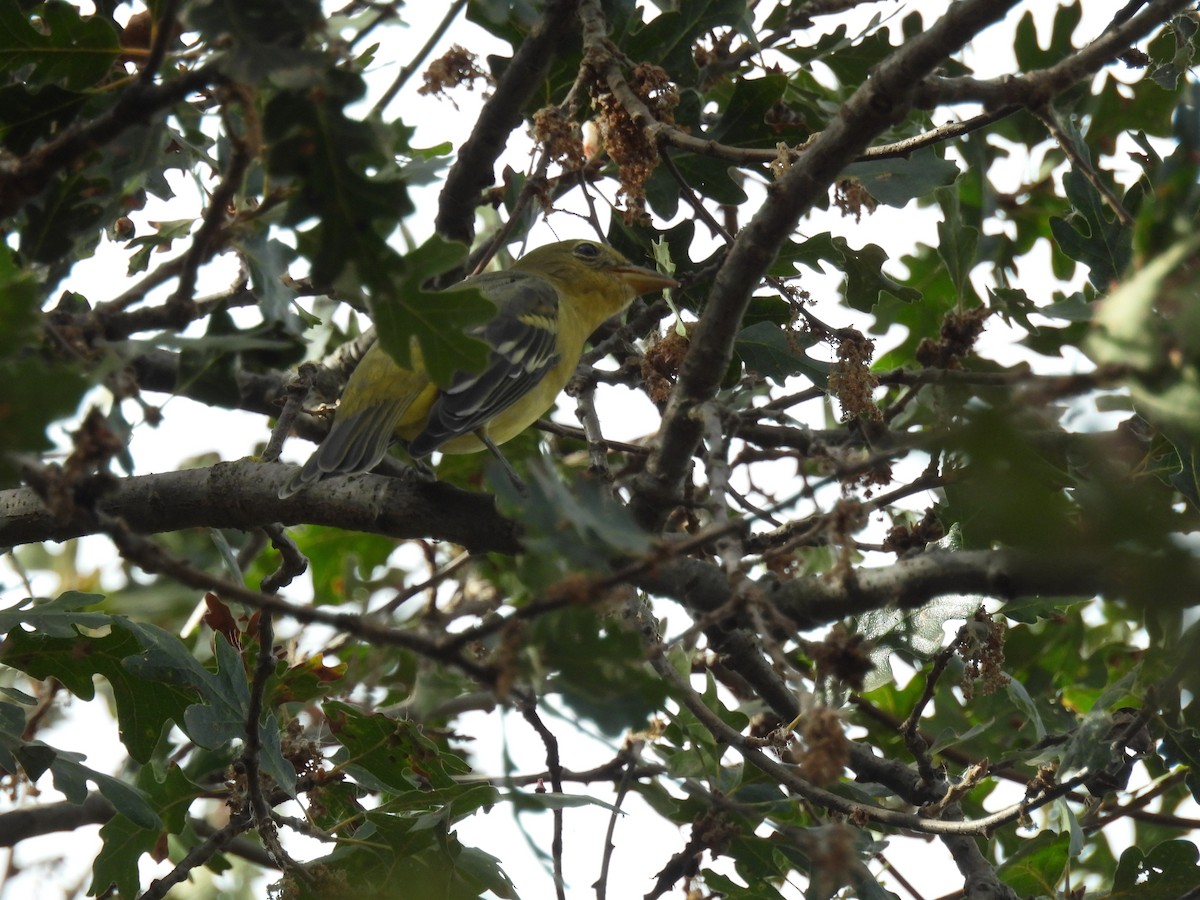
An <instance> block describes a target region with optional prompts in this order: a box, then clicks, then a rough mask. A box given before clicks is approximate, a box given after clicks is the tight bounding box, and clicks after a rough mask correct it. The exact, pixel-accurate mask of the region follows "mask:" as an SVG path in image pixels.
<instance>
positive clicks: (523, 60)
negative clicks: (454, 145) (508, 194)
mask: <svg viewBox="0 0 1200 900" xmlns="http://www.w3.org/2000/svg"><path fill="white" fill-rule="evenodd" d="M578 5H579V0H551V2H550V3H548V4H546V11H545V14H544V15H543V17H542V18H541V20H540V21H539V22H538V23H537V25H535V26H534V28H533V30H532V31H530V33H529V34H528V35H526V37H525V39H524V40H523V41H521V45H520V47H518V48H517V52H516V53H514V54H513V57H512V59H511V60H509V63H508V67H507V68H506V69H505V70H504V74H503V75H502V76H501V77H500V81H499V83H498V84H497V85H496V89H495V91H493V92H492V97H491V99H490V100H488V102H487V104H486V105H485V106H484V107H483V111H482V112H481V113H480V114H479V118H478V120H477V121H476V123H475V128H474V130H473V131H472V132H471V136H470V137H469V138H467V142H466V143H465V144H463V145H462V148H461V149H460V150H459V151H458V158H457V159H456V160H455V161H454V165H453V166H451V168H450V172H449V174H448V175H447V176H446V185H445V187H443V188H442V193H441V195H440V196H439V198H438V214H437V219H436V220H435V226H436V228H437V232H438V234H440V235H442V237H445V238H448V239H450V240H454V241H461V242H462V243H464V244H467V245H468V246H469V245H470V244H471V242H472V240H473V239H474V237H475V208H476V206H477V205H478V203H479V196H480V194H481V193H482V192H483V190H484V188H487V187H490V186H491V184H492V181H493V180H494V177H495V173H494V168H495V163H496V160H497V159H498V158H499V156H500V154H501V153H503V152H504V148H505V147H506V146H507V145H508V136H509V134H510V133H512V130H513V129H514V128H516V127H517V126H518V125H520V123H521V110H522V109H523V108H524V107H525V105H526V104H527V103H529V101H530V100H531V99H532V98H533V96H534V95H535V94H536V93H537V91H538V90H540V89H541V86H542V82H543V81H544V80H545V74H546V71H547V70H548V69H549V68H550V64H551V63H552V62H553V61H554V59H555V57H556V56H557V55H558V54H559V53H560V52H561V51H562V50H563V49H564V48H565V47H566V46H568V45H569V44H571V43H573V42H574V41H575V40H576V29H575V27H574V22H575V15H576V8H577V7H578Z"/></svg>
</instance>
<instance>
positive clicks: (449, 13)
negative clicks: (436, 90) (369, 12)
mask: <svg viewBox="0 0 1200 900" xmlns="http://www.w3.org/2000/svg"><path fill="white" fill-rule="evenodd" d="M466 5H467V0H454V2H453V3H451V4H450V8H449V9H447V10H446V14H445V15H444V16H442V20H441V21H440V22H438V25H437V28H435V29H434V30H433V34H431V35H429V40H427V41H426V42H425V45H424V46H423V47H421V49H420V50H418V51H417V55H416V56H414V57H413V58H412V59H411V60H410V61H409V62H408V63H407V64H406V65H405V66H404V68H402V69H401V70H400V74H399V75H397V76H396V80H395V81H393V82H392V83H391V84H390V85H388V89H387V90H386V91H384V92H383V96H382V97H380V98H379V99H378V100H377V101H376V102H375V105H374V106H372V107H371V113H370V115H371V116H377V115H382V114H383V111H384V110H385V109H387V107H388V104H389V103H391V102H392V100H394V99H395V98H396V95H397V94H398V93H400V91H401V89H402V88H403V87H404V85H406V84H407V83H408V79H410V78H412V76H413V74H414V73H415V72H416V71H417V70H418V69H420V68H421V65H422V63H424V62H425V59H426V58H427V57H428V56H429V54H430V53H432V52H433V48H434V47H435V46H437V42H438V41H440V40H441V39H442V37H443V36H444V35H445V34H446V32H447V31H449V30H450V26H451V25H453V24H454V20H455V19H457V18H458V14H459V13H461V12H462V11H463V8H464V7H465V6H466ZM358 37H361V35H357V36H356V39H357V38H358Z"/></svg>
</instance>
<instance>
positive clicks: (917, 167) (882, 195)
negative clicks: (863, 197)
mask: <svg viewBox="0 0 1200 900" xmlns="http://www.w3.org/2000/svg"><path fill="white" fill-rule="evenodd" d="M958 171H959V170H958V166H957V165H956V164H955V163H953V162H951V161H950V160H948V159H943V158H942V157H940V156H938V155H937V153H935V152H934V150H933V148H932V147H924V148H922V149H920V150H917V151H916V152H915V153H912V154H910V155H909V156H902V157H898V158H896V159H879V160H866V161H864V162H856V163H851V164H850V165H848V166H846V168H845V169H843V170H842V175H843V176H845V177H847V178H853V179H855V180H856V181H858V182H860V183H861V184H862V185H863V187H865V188H866V189H867V190H868V191H870V193H871V196H872V197H874V198H875V199H876V200H878V201H879V202H880V203H884V204H886V205H888V206H894V207H896V208H897V209H903V208H904V207H906V206H908V204H909V203H910V202H911V201H913V200H915V199H917V198H918V197H926V196H928V195H929V194H932V193H933V192H934V190H935V189H937V188H940V187H942V186H943V185H948V184H953V183H954V180H955V179H956V178H958Z"/></svg>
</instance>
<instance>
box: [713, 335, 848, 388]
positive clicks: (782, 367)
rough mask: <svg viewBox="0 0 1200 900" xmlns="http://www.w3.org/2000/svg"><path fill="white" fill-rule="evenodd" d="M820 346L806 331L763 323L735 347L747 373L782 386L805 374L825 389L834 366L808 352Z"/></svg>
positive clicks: (738, 341)
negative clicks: (795, 376) (812, 347)
mask: <svg viewBox="0 0 1200 900" xmlns="http://www.w3.org/2000/svg"><path fill="white" fill-rule="evenodd" d="M815 343H817V341H816V339H815V338H813V337H812V336H811V335H809V334H806V333H804V332H795V331H790V330H787V331H785V330H784V329H783V328H780V327H779V326H778V325H776V324H775V323H774V322H759V323H757V324H755V325H751V326H750V327H749V328H744V329H742V331H741V332H740V333H739V334H738V337H737V341H736V342H735V343H734V345H733V350H734V352H735V353H736V354H737V355H738V356H740V357H741V358H742V362H743V363H744V364H745V366H746V370H747V371H749V372H754V373H755V374H758V375H761V376H762V377H764V378H770V379H771V380H772V381H774V382H775V383H776V384H782V383H783V382H784V381H785V380H786V379H788V378H791V377H792V376H793V375H805V376H807V377H808V378H809V379H810V380H811V381H812V383H813V384H815V385H816V386H817V387H821V388H823V387H825V385H826V384H827V383H828V381H829V373H830V372H831V371H832V370H833V364H832V363H828V362H823V361H821V360H817V359H813V358H812V357H810V356H809V355H808V354H806V353H805V352H804V349H805V348H807V347H811V346H813V345H814V344H815Z"/></svg>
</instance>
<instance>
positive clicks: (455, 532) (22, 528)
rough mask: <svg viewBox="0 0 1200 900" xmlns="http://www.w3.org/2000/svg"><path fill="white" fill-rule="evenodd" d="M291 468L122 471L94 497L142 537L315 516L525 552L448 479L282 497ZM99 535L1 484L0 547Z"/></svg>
mask: <svg viewBox="0 0 1200 900" xmlns="http://www.w3.org/2000/svg"><path fill="white" fill-rule="evenodd" d="M291 471H292V467H290V466H284V465H279V464H270V463H258V462H253V461H248V460H241V461H238V462H231V463H219V464H217V465H215V466H212V467H210V468H204V469H190V470H187V471H182V472H165V473H163V474H160V475H139V476H134V477H132V478H122V479H119V480H116V481H115V482H114V483H113V484H112V485H111V486H110V487H108V488H106V489H105V490H104V491H103V492H102V493H101V494H100V495H99V496H98V497H96V498H95V508H96V509H97V510H98V511H100V512H103V513H106V514H108V515H110V516H114V517H118V518H120V519H122V520H124V521H125V523H126V524H127V525H128V526H129V528H130V529H131V530H132V531H134V532H137V533H140V534H157V533H160V532H164V531H180V530H182V529H185V528H205V527H207V528H240V529H243V530H250V529H253V528H257V527H259V526H261V525H263V524H264V523H270V522H282V523H283V524H285V525H298V524H301V523H311V524H314V525H328V526H331V527H334V528H344V529H347V530H350V531H367V532H371V533H373V534H383V535H388V536H390V537H394V538H399V539H403V540H408V539H415V538H422V537H424V538H433V539H435V540H443V541H450V542H452V543H455V544H459V545H461V546H463V547H466V548H467V549H468V550H471V551H473V552H498V553H516V552H517V551H518V550H520V543H519V542H518V539H517V530H516V526H515V525H514V523H513V522H512V521H510V520H509V519H506V518H504V517H503V516H501V515H500V514H499V513H498V512H497V511H496V506H495V502H494V501H493V498H492V497H490V496H488V495H485V494H472V493H470V492H468V491H463V490H460V489H458V488H455V487H453V486H451V485H448V484H444V483H442V482H433V483H425V482H419V481H416V480H413V479H407V478H388V477H384V476H381V475H360V476H353V477H351V478H344V479H342V478H339V479H332V480H330V481H327V482H322V483H321V484H320V485H317V486H314V487H312V488H309V489H308V490H306V491H302V492H301V493H299V494H297V495H295V496H294V497H289V498H288V499H286V500H280V499H278V498H277V497H276V496H275V492H276V490H278V487H279V485H280V484H282V483H283V481H284V480H285V479H286V478H287V477H288V475H289V473H290V472H291ZM168 498H169V500H168ZM95 532H96V526H95V523H94V522H92V521H90V520H89V518H88V517H87V515H86V514H84V513H80V514H78V515H76V516H74V517H72V518H69V519H59V518H55V516H54V515H53V514H52V513H51V512H50V510H48V509H47V508H46V506H45V504H44V503H43V502H42V501H41V499H40V498H39V497H38V494H37V492H36V491H34V490H33V489H32V488H15V489H13V490H8V491H0V547H13V546H17V545H19V544H28V543H35V542H37V541H64V540H68V539H70V538H74V537H80V536H82V535H84V534H91V533H95Z"/></svg>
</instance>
